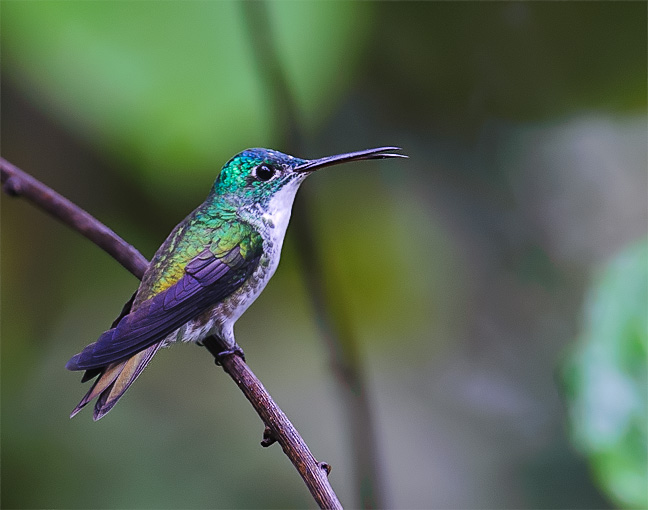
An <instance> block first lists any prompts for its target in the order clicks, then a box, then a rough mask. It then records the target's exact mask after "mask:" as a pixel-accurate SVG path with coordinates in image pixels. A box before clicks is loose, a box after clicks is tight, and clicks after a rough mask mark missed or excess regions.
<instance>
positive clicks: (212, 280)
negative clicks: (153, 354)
mask: <svg viewBox="0 0 648 510" xmlns="http://www.w3.org/2000/svg"><path fill="white" fill-rule="evenodd" d="M257 248H258V249H256V250H254V253H252V254H251V256H250V257H249V258H247V259H246V258H244V257H243V256H242V255H241V251H240V248H239V246H236V247H234V248H233V249H232V250H229V251H227V252H225V253H222V254H221V253H219V256H216V255H214V253H213V252H211V251H210V250H209V249H205V250H204V251H203V252H201V253H200V254H199V255H198V256H196V257H195V258H194V259H193V260H192V261H191V262H189V263H188V264H187V266H186V267H185V270H184V275H183V276H182V277H181V278H180V279H179V280H178V281H177V282H176V283H175V284H173V285H172V286H170V287H169V288H167V289H165V290H164V291H162V292H160V293H158V294H156V295H155V296H154V297H152V298H151V299H148V300H146V301H144V302H143V303H141V305H140V306H138V307H137V309H135V310H133V311H131V312H130V313H128V314H126V315H125V316H124V317H122V319H121V320H120V321H119V323H118V324H117V325H116V326H114V327H113V328H112V329H109V330H108V331H106V332H105V333H103V334H102V335H101V336H100V337H99V339H98V340H97V341H96V342H94V343H92V344H90V345H88V346H87V347H86V348H85V349H83V351H82V352H80V353H79V354H77V355H75V356H74V357H72V359H70V361H68V363H67V365H66V368H68V369H69V370H94V369H98V368H101V367H105V366H106V365H108V364H110V363H115V362H118V361H121V360H124V359H126V358H128V357H129V356H132V355H133V354H135V353H137V352H139V351H142V350H144V349H146V348H147V347H149V346H151V345H152V344H154V343H156V342H158V341H160V340H161V339H163V338H165V337H166V336H167V335H169V334H170V333H172V332H173V331H175V330H176V329H178V328H179V327H180V326H182V325H183V324H185V323H186V322H188V321H190V320H191V319H193V318H195V317H197V316H199V315H200V314H201V313H202V312H204V311H205V310H207V309H208V308H209V307H211V306H212V305H214V304H215V303H217V302H218V301H220V300H222V299H224V298H225V297H227V296H228V295H230V294H231V293H232V292H234V291H235V290H236V289H238V288H239V287H240V286H241V285H242V284H243V282H244V281H245V280H246V279H247V278H248V277H249V276H250V275H251V274H252V273H253V272H254V269H255V268H256V267H257V265H258V263H259V259H260V257H261V246H260V244H259V245H258V246H257Z"/></svg>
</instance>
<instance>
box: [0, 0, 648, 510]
mask: <svg viewBox="0 0 648 510" xmlns="http://www.w3.org/2000/svg"><path fill="white" fill-rule="evenodd" d="M258 6H261V7H262V8H263V9H264V11H263V12H264V13H265V19H264V22H263V23H261V24H259V23H258V19H257V22H256V23H253V22H251V20H250V12H251V11H250V9H249V6H248V8H246V7H245V6H244V4H242V3H237V2H225V1H223V2H201V1H191V2H157V1H150V2H136V1H121V2H102V1H97V2H76V1H66V2H57V1H47V2H41V1H33V2H22V1H15V2H14V1H6V0H5V1H3V2H2V4H1V6H0V8H1V9H2V11H1V29H2V35H1V41H0V42H1V44H2V55H1V56H2V105H1V106H2V139H1V142H2V156H3V157H5V158H7V159H8V160H10V161H11V162H13V163H14V164H16V165H18V166H19V167H21V168H23V169H24V170H25V171H27V172H30V173H32V174H33V175H34V176H36V177H37V178H39V179H41V180H43V181H44V182H45V183H46V184H48V185H50V186H52V187H53V188H54V189H56V190H57V191H59V192H60V193H62V194H63V195H65V196H67V197H68V198H70V199H71V200H73V201H75V202H76V203H78V204H79V205H81V206H82V207H84V208H86V209H87V210H88V211H89V212H91V213H92V214H94V215H95V216H97V217H98V218H99V219H100V220H102V221H103V222H105V223H106V224H107V225H108V226H110V227H111V228H113V229H114V230H115V231H116V232H117V233H119V234H120V235H122V236H123V237H124V238H125V239H126V240H128V241H129V242H131V243H132V244H133V245H134V246H136V247H137V248H138V249H140V250H141V251H142V253H144V255H146V256H147V257H151V256H152V254H153V253H154V251H155V249H156V248H157V246H158V245H159V244H160V243H161V241H162V240H163V239H164V238H165V237H166V235H167V234H168V232H169V231H170V229H171V228H172V227H173V226H174V225H175V224H176V223H177V222H178V221H180V220H181V219H182V218H183V217H184V216H185V215H186V214H187V213H188V212H189V211H191V210H192V209H193V208H194V207H195V206H196V205H197V204H198V203H200V202H201V201H202V200H203V198H204V196H205V195H206V193H207V191H208V189H209V187H210V185H211V183H212V181H213V179H214V177H215V176H216V174H217V172H218V169H219V168H220V166H221V165H222V164H223V163H224V162H225V161H226V160H227V159H228V158H229V157H230V156H231V155H233V154H234V153H236V152H238V151H240V150H242V149H243V148H246V147H273V148H276V149H279V150H288V147H284V146H283V144H284V143H285V140H286V139H287V136H288V135H287V128H286V126H285V119H284V116H283V115H282V112H283V111H284V109H286V110H287V109H289V108H290V106H289V105H288V104H283V103H282V99H281V97H279V99H277V94H276V90H275V86H276V83H275V82H274V81H273V80H274V78H273V77H275V75H276V73H277V72H279V73H283V75H284V77H285V83H286V89H287V96H288V97H289V100H290V102H292V104H293V105H294V107H295V108H294V110H293V114H294V116H295V119H296V122H297V127H298V129H299V130H300V132H301V136H302V139H303V140H305V141H304V142H303V147H302V150H303V151H304V152H303V153H301V154H297V155H298V156H301V157H306V158H312V157H319V156H324V155H328V154H333V153H337V152H345V151H351V150H356V149H362V148H367V147H374V146H379V145H392V144H393V145H398V146H400V147H403V148H404V151H405V152H406V153H407V154H409V156H410V160H408V161H385V162H375V163H362V164H356V165H354V166H353V167H344V168H342V167H340V168H337V169H331V170H329V171H325V172H322V173H321V174H317V175H316V176H313V177H312V178H311V179H309V181H308V182H307V183H306V184H305V185H304V186H305V188H308V192H307V194H308V198H309V200H308V202H307V203H306V201H305V200H304V199H305V196H301V197H300V196H299V195H298V197H297V201H298V204H297V205H298V207H302V209H304V210H308V211H310V212H311V214H312V217H313V220H312V222H311V228H312V232H313V237H314V240H315V244H316V250H317V252H318V253H321V254H322V260H323V266H324V278H325V279H326V285H327V288H328V290H329V293H330V294H332V295H334V296H335V300H334V303H332V304H331V305H332V307H333V308H334V309H335V307H337V308H338V309H344V310H345V312H346V315H347V317H348V319H349V325H348V327H349V329H350V330H351V331H352V332H353V334H354V335H355V336H356V337H357V339H358V341H359V343H360V345H359V348H360V352H361V355H362V359H363V362H364V368H363V371H364V374H365V376H366V379H367V384H368V393H369V399H370V402H371V404H372V406H371V413H372V418H373V423H374V426H375V428H376V434H377V444H376V446H375V448H376V453H377V457H378V458H379V461H380V472H381V477H382V480H383V489H384V492H385V498H386V499H385V503H384V504H385V505H386V506H389V507H393V508H617V507H619V508H646V507H647V506H648V501H647V496H646V494H647V487H646V479H647V477H646V422H647V420H646V415H647V408H646V401H647V398H646V388H647V380H646V342H647V335H648V324H647V323H646V311H647V307H648V297H647V296H648V291H647V285H648V281H647V280H648V275H647V268H648V255H647V248H646V232H647V228H648V211H647V205H646V191H647V187H648V179H647V170H646V166H647V151H646V137H647V135H648V130H647V125H646V96H647V88H646V74H647V69H646V61H647V55H646V47H647V40H646V26H647V19H646V4H645V3H644V2H622V3H609V2H584V3H580V2H569V3H518V2H515V3H509V2H496V3H463V2H462V3H436V2H434V3H433V2H425V3H418V2H381V3H374V2H358V3H356V2H335V1H327V2H292V1H286V2H283V1H282V2H267V3H266V4H265V5H263V4H257V7H258ZM266 31H267V32H266ZM259 36H261V37H262V40H266V41H267V40H271V41H272V46H273V48H274V49H275V50H276V53H277V56H278V61H277V62H275V63H274V64H276V66H275V67H277V66H278V67H280V69H279V70H278V69H276V68H272V69H268V68H267V66H266V67H265V68H264V66H263V62H264V61H263V59H260V58H259V55H258V54H255V52H258V51H259V48H260V47H261V48H262V47H263V46H262V45H259V44H258V40H257V42H256V43H255V37H259ZM266 64H267V62H266ZM283 99H284V100H285V99H286V98H285V97H284V98H283ZM282 119H283V120H282ZM1 212H2V218H1V219H2V253H1V255H2V324H1V327H2V330H1V333H2V366H1V368H2V385H1V392H2V393H1V397H2V400H1V402H2V428H1V434H2V436H1V439H2V444H1V447H2V448H1V455H2V458H1V461H2V500H1V503H2V507H3V508H294V507H313V506H314V505H313V502H312V500H311V498H310V495H309V494H308V492H307V491H306V489H305V488H304V486H303V484H302V483H301V480H300V479H299V478H298V475H297V474H296V472H295V471H294V470H293V468H292V466H291V465H290V463H289V462H288V460H287V459H286V458H285V457H284V455H283V453H282V452H281V449H280V448H279V447H278V446H276V445H275V446H274V447H272V448H269V449H267V450H262V449H261V448H260V447H259V446H258V442H259V440H260V439H261V432H262V425H261V423H260V421H259V420H258V418H257V416H256V415H255V414H254V412H253V411H252V409H251V407H250V406H249V404H248V403H247V402H246V401H245V400H244V399H243V397H242V395H241V394H240V393H239V391H238V390H237V389H236V387H235V386H234V385H233V384H232V382H231V381H230V379H229V378H228V377H227V376H225V375H224V374H223V373H222V371H221V370H220V369H218V370H216V369H214V367H213V361H212V359H211V357H210V356H209V355H208V354H207V353H206V352H205V351H204V350H203V349H199V348H197V347H195V346H188V345H185V346H178V347H175V348H173V349H172V350H166V351H164V352H161V353H160V354H159V355H158V356H157V357H156V359H155V361H154V362H153V363H152V364H151V366H150V367H149V368H148V369H147V370H146V372H145V374H144V375H143V376H142V377H141V378H140V379H139V380H138V382H137V384H136V385H134V387H133V388H132V389H131V390H130V392H129V393H128V395H127V396H126V397H125V398H124V399H123V401H122V402H121V403H120V404H119V405H118V406H117V407H116V408H115V410H114V411H113V412H111V413H110V414H109V415H108V416H107V417H106V418H104V419H103V420H101V421H99V422H97V423H93V422H92V420H91V416H90V413H89V412H84V413H82V414H81V415H79V416H78V417H76V418H75V419H74V420H69V418H68V414H69V412H70V411H71V410H72V408H73V407H74V405H76V403H77V402H78V400H79V399H80V398H81V396H82V395H83V393H84V392H85V391H86V388H85V387H82V386H81V385H80V384H79V374H72V373H69V372H67V371H66V370H65V369H64V365H65V362H66V361H67V360H68V359H69V357H70V356H72V355H73V354H75V353H76V352H78V351H79V350H80V349H81V348H82V347H83V346H85V345H86V344H87V343H89V342H91V341H94V340H95V339H96V338H97V336H98V335H99V334H100V333H101V332H102V331H103V330H104V329H105V328H107V327H108V326H109V325H110V323H111V322H112V320H113V319H114V318H115V316H116V315H117V313H118V312H119V310H120V309H121V306H122V304H123V302H124V301H125V300H126V299H127V298H128V297H130V295H131V293H132V292H133V290H134V289H135V288H136V286H137V280H136V279H135V278H134V277H132V276H131V275H130V274H129V273H127V272H126V271H125V270H124V269H123V268H122V267H121V266H119V265H118V264H117V263H116V262H115V261H113V260H112V259H111V258H110V257H109V256H107V255H106V254H104V253H103V252H102V251H101V250H99V249H98V248H97V247H95V246H94V245H92V244H91V243H89V242H88V241H86V240H84V239H83V238H81V237H80V236H79V235H77V234H75V233H73V232H71V231H70V230H69V229H68V228H67V227H64V226H62V225H61V224H59V223H57V222H56V221H54V220H53V219H51V218H50V217H47V216H46V215H44V214H43V213H41V212H40V211H38V210H36V209H35V208H33V207H32V206H31V205H30V204H28V203H26V202H25V201H22V200H14V199H9V198H7V197H5V196H3V197H2V210H1ZM291 232H293V235H291ZM314 317H315V315H314V308H313V305H312V303H311V301H310V300H309V292H308V291H307V290H306V288H305V285H304V274H303V264H302V263H300V257H299V256H298V245H297V243H295V239H294V228H293V229H290V228H289V230H288V238H287V242H286V246H285V248H284V256H283V260H282V263H281V265H280V267H279V270H278V271H277V274H276V276H275V278H274V279H273V281H272V283H271V284H270V285H269V286H268V288H267V289H266V291H265V293H264V294H263V295H262V296H261V297H260V298H259V300H258V301H257V303H256V304H255V305H253V307H252V308H251V309H250V311H249V312H248V313H247V314H246V315H244V316H243V318H242V319H241V320H240V321H239V323H238V325H237V338H238V340H239V343H240V344H241V345H242V346H243V348H244V349H245V352H246V354H247V358H248V362H249V364H250V366H251V367H252V369H253V370H254V371H255V372H256V373H257V374H258V375H259V377H260V378H261V379H262V380H263V382H264V383H265V385H266V386H267V388H268V389H269V391H270V392H271V394H272V395H273V396H274V397H275V399H276V400H277V402H278V403H279V405H281V406H282V408H283V409H284V411H285V412H286V413H287V414H288V415H289V417H290V418H291V419H292V420H293V422H294V423H295V425H296V426H297V428H298V429H299V430H300V432H301V433H302V435H303V436H304V438H305V440H306V441H307V442H308V444H309V446H310V447H311V449H312V450H313V452H314V454H315V456H316V457H317V458H318V459H319V460H324V461H326V462H329V463H330V464H331V465H332V466H333V470H332V472H331V481H332V484H333V487H334V488H335V489H336V491H337V492H338V495H339V496H340V498H341V500H342V501H343V503H345V504H346V505H347V506H349V507H354V506H357V505H358V504H359V499H358V495H357V494H356V493H355V490H354V486H353V483H352V476H351V472H352V465H353V462H352V459H351V458H350V456H351V454H350V452H351V451H352V445H351V444H350V443H349V442H350V436H349V434H348V425H347V424H348V417H346V416H345V409H344V408H343V407H342V406H341V405H340V392H339V389H338V387H337V385H336V382H335V380H334V379H335V378H334V376H333V375H332V373H331V370H330V365H329V360H328V357H327V356H328V355H327V351H326V348H325V347H324V344H323V342H322V341H321V337H322V335H321V332H320V330H319V328H318V323H317V321H316V320H315V318H314Z"/></svg>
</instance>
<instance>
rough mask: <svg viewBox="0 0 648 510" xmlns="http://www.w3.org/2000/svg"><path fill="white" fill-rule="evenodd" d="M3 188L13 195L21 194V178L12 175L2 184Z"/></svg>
mask: <svg viewBox="0 0 648 510" xmlns="http://www.w3.org/2000/svg"><path fill="white" fill-rule="evenodd" d="M2 190H3V191H4V192H5V193H6V194H7V195H10V196H12V197H17V196H20V195H21V194H22V186H21V185H20V179H19V178H17V177H14V176H13V175H12V176H11V177H9V178H8V179H7V180H6V181H5V183H4V184H3V185H2Z"/></svg>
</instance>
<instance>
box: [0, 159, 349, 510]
mask: <svg viewBox="0 0 648 510" xmlns="http://www.w3.org/2000/svg"><path fill="white" fill-rule="evenodd" d="M0 176H1V178H2V183H3V186H2V189H3V190H4V191H5V193H7V194H9V195H11V196H22V197H24V198H26V199H27V200H29V201H30V202H32V203H33V204H34V205H36V206H37V207H39V208H41V209H43V210H44V211H46V212H48V213H49V214H51V215H52V216H54V217H56V218H58V219H59V220H61V221H62V222H63V223H64V224H66V225H67V226H69V227H71V228H72V229H74V230H76V231H77V232H79V233H81V234H82V235H83V236H85V237H86V238H88V239H89V240H90V241H92V242H93V243H95V244H96V245H97V246H99V247H100V248H102V249H103V250H104V251H106V252H107V253H108V254H109V255H111V256H112V257H113V258H115V260H117V261H118V262H119V263H120V264H121V265H122V266H124V267H125V268H126V269H128V270H129V271H130V272H131V273H132V274H134V275H135V276H136V277H137V278H139V279H141V278H142V276H143V275H144V271H145V270H146V267H147V266H148V261H147V260H146V258H145V257H144V256H143V255H142V254H141V253H140V252H139V251H137V249H135V248H134V247H133V246H131V245H130V244H128V243H127V242H126V241H124V240H123V239H122V238H121V237H119V236H118V235H117V234H115V233H114V232H113V231H112V230H110V229H109V228H108V227H106V226H105V225H104V224H102V223H101V222H100V221H98V220H97V219H96V218H94V217H93V216H92V215H90V214H88V213H87V212H86V211H84V210H83V209H81V208H80V207H78V206H77V205H75V204H73V203H72V202H70V201H69V200H68V199H66V198H65V197H63V196H61V195H60V194H58V193H57V192H55V191H54V190H52V189H51V188H49V187H47V186H45V185H44V184H43V183H41V182H40V181H38V180H36V179H34V178H33V177H31V176H30V175H28V174H26V173H25V172H23V171H22V170H20V169H19V168H18V167H16V166H15V165H13V164H11V163H10V162H8V161H7V160H5V159H4V158H0ZM203 343H204V345H205V347H207V349H208V350H209V352H210V353H211V354H212V355H214V357H215V358H216V359H217V360H218V363H219V364H222V366H223V369H224V370H225V372H226V373H227V374H228V375H229V376H230V377H231V378H232V379H233V380H234V382H235V383H236V384H237V386H238V387H239V388H240V389H241V391H242V392H243V394H244V395H245V397H246V398H247V399H248V401H249V402H250V403H251V404H252V407H254V409H255V411H256V412H257V414H258V415H259V417H260V418H261V420H262V421H263V423H264V424H265V426H266V432H265V433H264V440H263V442H262V443H261V444H262V445H264V446H269V445H270V444H272V443H273V442H275V441H276V442H278V443H279V444H280V445H281V448H282V449H283V451H284V453H285V454H286V455H287V456H288V458H289V459H290V461H291V462H292V463H293V465H294V466H295V468H296V469H297V471H298V472H299V474H300V475H301V477H302V479H303V480H304V483H305V484H306V486H307V487H308V490H309V491H310V492H311V494H312V495H313V498H314V499H315V501H316V502H317V504H318V505H319V507H320V508H331V509H341V508H342V505H341V504H340V501H339V500H338V498H337V496H336V494H335V492H334V491H333V488H332V487H331V485H330V483H329V480H328V473H329V471H330V466H328V464H325V463H319V462H318V461H317V460H316V459H315V457H314V456H313V454H312V453H311V451H310V450H309V448H308V446H307V445H306V443H305V442H304V440H303V439H302V438H301V436H300V435H299V433H298V432H297V429H295V427H294V426H293V424H292V423H291V422H290V420H289V419H288V418H287V416H286V415H285V414H284V412H283V411H282V410H281V409H280V408H279V406H278V405H277V404H276V403H275V402H274V400H273V399H272V397H271V396H270V394H269V393H268V392H267V390H266V389H265V388H264V387H263V384H261V381H259V379H258V378H257V377H256V376H255V375H254V373H253V372H252V370H250V367H248V365H247V364H246V363H245V361H243V359H242V358H241V357H240V356H236V355H227V356H222V357H221V356H219V353H220V352H222V351H224V350H225V349H226V348H227V347H226V346H225V345H223V344H222V343H221V341H220V339H218V338H216V337H209V338H207V339H205V341H204V342H203Z"/></svg>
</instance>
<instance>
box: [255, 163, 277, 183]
mask: <svg viewBox="0 0 648 510" xmlns="http://www.w3.org/2000/svg"><path fill="white" fill-rule="evenodd" d="M275 173H276V171H275V169H274V168H272V167H271V166H269V165H266V164H265V163H264V164H261V165H259V166H258V167H256V168H255V169H254V176H255V177H256V178H257V179H259V180H260V181H269V180H270V179H272V178H273V177H274V176H275Z"/></svg>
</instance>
